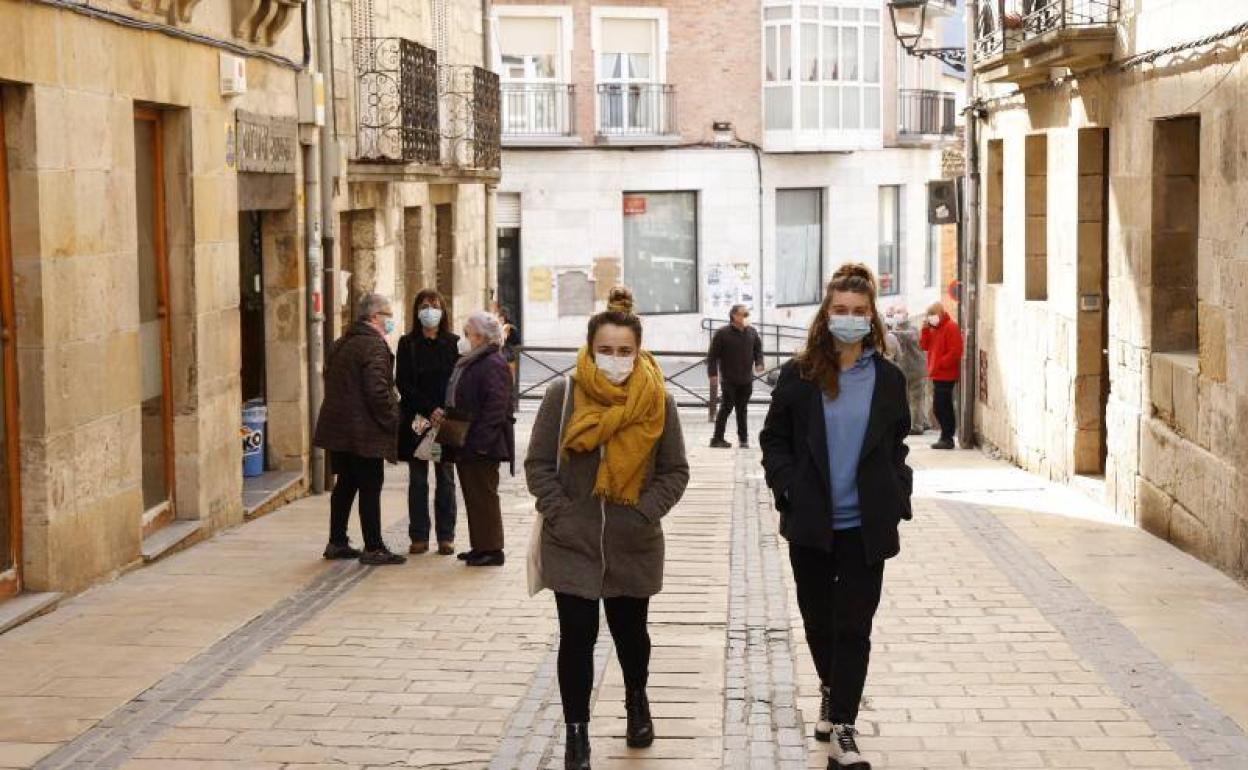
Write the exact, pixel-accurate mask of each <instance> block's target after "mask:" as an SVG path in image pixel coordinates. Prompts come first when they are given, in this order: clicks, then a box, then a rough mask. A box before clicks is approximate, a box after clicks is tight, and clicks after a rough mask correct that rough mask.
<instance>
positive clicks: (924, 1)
mask: <svg viewBox="0 0 1248 770" xmlns="http://www.w3.org/2000/svg"><path fill="white" fill-rule="evenodd" d="M954 2H955V0H889V3H888V17H889V19H890V20H891V21H892V23H893V35H894V36H895V37H896V38H897V42H898V43H900V44H901V48H902V50H904V51H905V52H906V53H908V54H910V55H911V56H917V57H919V58H920V59H924V58H927V57H928V56H930V57H932V58H933V59H939V60H940V61H942V62H944V64H945V65H947V66H948V67H951V68H953V69H955V70H957V71H958V72H965V71H966V49H965V48H951V47H935V48H925V47H923V46H922V45H921V44H922V42H923V33H924V32H925V31H926V27H927V9H928V6H929V5H932V4H934V5H933V7H935V6H940V7H942V8H949V7H950V6H951V5H952V4H953V3H954ZM898 19H900V20H901V22H902V25H899V24H898ZM903 25H904V26H905V28H906V29H907V30H908V31H906V32H903V31H902V26H903Z"/></svg>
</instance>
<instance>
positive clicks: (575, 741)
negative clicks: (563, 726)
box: [563, 722, 590, 770]
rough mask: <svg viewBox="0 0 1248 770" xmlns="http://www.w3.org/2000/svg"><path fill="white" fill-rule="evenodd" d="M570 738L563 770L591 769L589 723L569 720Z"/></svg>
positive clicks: (564, 757)
mask: <svg viewBox="0 0 1248 770" xmlns="http://www.w3.org/2000/svg"><path fill="white" fill-rule="evenodd" d="M567 730H568V740H567V743H566V744H565V749H564V754H563V770H590V767H589V723H588V722H568V724H567Z"/></svg>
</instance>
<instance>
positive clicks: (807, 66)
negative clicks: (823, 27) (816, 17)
mask: <svg viewBox="0 0 1248 770" xmlns="http://www.w3.org/2000/svg"><path fill="white" fill-rule="evenodd" d="M801 57H802V80H806V81H814V80H818V79H819V25H818V24H803V25H802V48H801Z"/></svg>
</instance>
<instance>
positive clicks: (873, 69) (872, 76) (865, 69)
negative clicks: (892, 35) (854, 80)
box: [862, 27, 880, 83]
mask: <svg viewBox="0 0 1248 770" xmlns="http://www.w3.org/2000/svg"><path fill="white" fill-rule="evenodd" d="M862 79H863V80H864V81H866V82H868V83H878V82H880V28H879V27H863V30H862Z"/></svg>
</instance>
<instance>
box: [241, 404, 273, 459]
mask: <svg viewBox="0 0 1248 770" xmlns="http://www.w3.org/2000/svg"><path fill="white" fill-rule="evenodd" d="M267 421H268V410H267V409H265V407H264V403H263V402H257V401H248V402H247V403H246V404H244V405H243V429H242V436H243V476H244V477H245V478H250V477H252V476H260V475H262V474H263V473H264V425H265V423H266V422H267Z"/></svg>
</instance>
